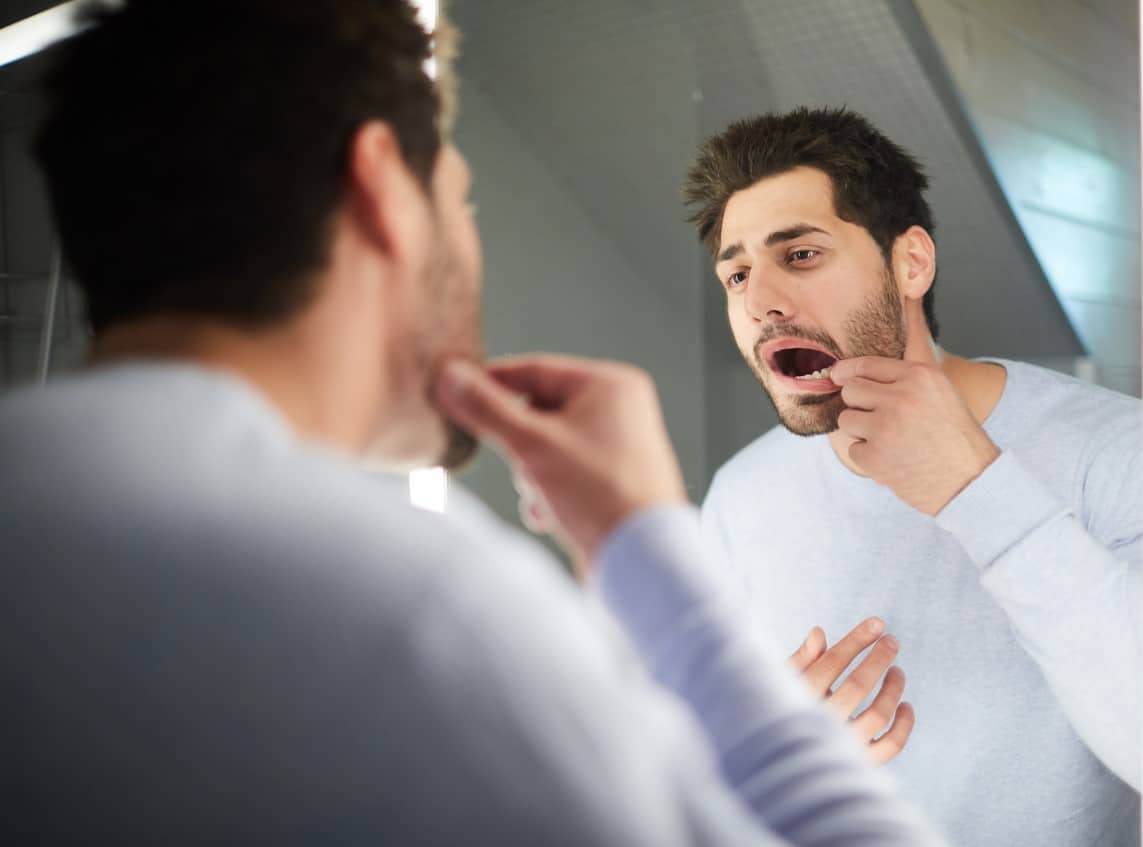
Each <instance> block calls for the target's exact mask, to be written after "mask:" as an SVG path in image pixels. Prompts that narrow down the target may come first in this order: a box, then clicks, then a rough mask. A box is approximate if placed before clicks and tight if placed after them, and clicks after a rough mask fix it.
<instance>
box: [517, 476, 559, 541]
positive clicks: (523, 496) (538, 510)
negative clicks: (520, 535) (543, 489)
mask: <svg viewBox="0 0 1143 847" xmlns="http://www.w3.org/2000/svg"><path fill="white" fill-rule="evenodd" d="M512 487H513V488H515V489H516V493H517V494H518V495H520V499H519V503H518V504H517V511H518V512H519V514H520V521H521V522H522V523H523V524H524V526H525V527H527V528H528V529H529V530H530V531H531V532H534V533H536V534H538V535H544V534H547V533H549V532H551V531H552V530H553V528H554V526H555V521H554V519H553V517H552V513H551V507H549V506H548V503H547V501H546V500H545V499H544V495H543V494H541V493H540V489H539V486H537V485H536V484H535V483H534V482H532V480H531V479H530V477H529V476H528V474H527V472H526V471H525V470H524V469H523V468H521V467H516V468H515V469H514V470H513V473H512Z"/></svg>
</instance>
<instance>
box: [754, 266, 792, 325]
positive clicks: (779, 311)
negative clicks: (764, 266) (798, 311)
mask: <svg viewBox="0 0 1143 847" xmlns="http://www.w3.org/2000/svg"><path fill="white" fill-rule="evenodd" d="M774 276H775V275H764V274H763V273H761V272H760V270H759V269H758V268H755V269H754V271H753V272H752V273H751V274H750V279H749V280H748V282H747V284H746V296H745V297H744V298H743V306H744V308H745V309H746V313H747V314H748V315H749V316H750V317H751V318H752V319H753V320H755V321H757V322H759V323H761V322H762V321H788V320H790V319H791V318H792V317H794V301H793V299H792V298H791V297H790V295H789V292H788V291H787V290H786V287H785V286H784V285H782V284H781V283H780V282H779V281H778V280H776V279H775V278H774Z"/></svg>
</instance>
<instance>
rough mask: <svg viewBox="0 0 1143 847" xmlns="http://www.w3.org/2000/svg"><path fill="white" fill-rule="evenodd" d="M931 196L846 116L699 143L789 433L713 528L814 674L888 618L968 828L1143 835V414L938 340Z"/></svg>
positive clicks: (936, 786)
mask: <svg viewBox="0 0 1143 847" xmlns="http://www.w3.org/2000/svg"><path fill="white" fill-rule="evenodd" d="M926 187H927V180H926V178H925V176H924V175H923V174H922V172H921V169H920V168H919V167H918V165H917V163H916V161H914V160H913V159H912V158H911V157H910V156H909V155H908V154H907V153H906V152H905V151H903V150H902V149H901V148H900V147H898V146H897V145H895V144H894V143H893V142H891V141H890V140H889V139H887V138H886V137H885V136H884V135H882V134H881V133H880V132H879V131H878V130H877V129H876V128H875V127H873V126H872V125H870V123H869V122H868V121H866V120H865V119H863V118H862V117H861V116H859V115H856V114H854V113H852V112H850V111H847V110H844V109H839V110H809V109H798V110H796V111H794V112H791V113H788V114H769V115H763V116H761V117H756V118H752V119H748V120H743V121H740V122H738V123H735V124H733V125H732V126H730V127H729V128H728V129H726V130H725V131H724V132H722V133H720V134H718V135H716V136H714V137H712V138H711V139H709V140H708V141H707V142H705V144H704V145H703V146H702V148H701V150H700V152H699V154H698V157H697V159H696V162H695V163H694V165H693V167H692V169H691V170H690V172H689V175H688V181H687V193H688V197H689V199H690V201H691V202H692V203H694V204H695V214H694V221H695V222H696V223H697V225H698V230H699V234H700V236H701V238H702V239H703V240H704V242H705V243H706V245H707V246H708V247H709V249H710V251H711V255H712V256H713V258H714V263H715V273H716V274H717V276H718V279H719V280H720V281H721V282H722V284H723V286H724V288H725V292H726V303H727V313H728V317H729V321H730V327H731V331H732V333H733V335H734V338H735V341H736V342H737V345H738V347H739V349H740V351H741V352H742V355H743V357H744V358H745V360H746V363H747V365H748V366H749V367H750V368H751V369H752V370H753V372H754V373H755V375H756V376H757V378H758V380H759V381H760V382H761V384H762V386H763V388H764V390H765V391H766V392H767V394H768V395H769V396H770V399H771V400H772V401H773V404H774V407H775V409H776V410H777V412H778V415H779V418H780V420H781V423H782V426H781V427H778V428H775V429H774V430H773V431H771V432H768V433H766V434H765V435H763V436H762V437H761V438H759V439H758V440H757V441H755V442H754V443H753V444H751V445H749V446H748V447H746V448H745V449H744V450H743V451H741V452H740V453H739V454H738V455H737V456H735V457H734V458H733V459H731V460H730V461H729V462H728V463H727V464H726V465H725V466H724V467H723V468H722V469H721V470H720V471H719V472H718V474H717V476H716V477H715V480H714V482H713V484H712V486H711V489H710V492H709V494H708V497H707V499H706V503H705V506H704V510H703V519H704V528H705V533H706V538H707V540H708V544H709V546H711V547H713V548H717V549H718V550H720V551H721V556H722V559H723V561H725V562H726V563H727V565H728V567H729V568H730V569H731V570H732V571H733V573H734V574H735V575H736V576H737V577H738V578H740V580H741V581H742V583H743V585H744V586H745V589H746V590H745V594H746V596H747V603H748V605H749V606H750V607H751V608H752V609H753V611H754V613H755V614H756V615H757V616H758V618H759V619H761V620H763V621H765V622H766V624H767V625H769V626H773V627H774V628H775V632H776V633H777V634H778V636H779V638H780V639H782V640H783V641H784V642H785V643H786V644H788V645H789V647H790V649H793V648H794V647H796V646H797V645H798V644H799V643H801V642H802V640H803V639H806V641H805V643H804V644H803V645H802V647H801V648H799V649H798V651H797V653H796V655H795V666H796V667H798V668H807V667H812V666H814V665H815V664H816V663H817V662H819V661H821V660H822V659H823V658H826V657H827V656H828V653H826V639H825V637H824V634H839V633H842V632H845V631H846V630H847V629H848V628H849V627H851V626H852V625H853V624H854V622H855V621H858V620H860V619H862V618H865V617H867V616H869V615H876V616H877V617H878V618H879V620H880V621H883V625H884V626H887V627H888V628H890V629H892V630H893V632H895V633H896V634H897V636H899V638H900V647H899V651H900V652H899V657H900V659H901V661H902V662H903V663H904V664H905V665H906V666H907V667H908V669H909V689H910V692H911V694H910V699H911V701H912V702H913V704H915V706H916V711H917V716H918V718H917V720H918V724H917V726H918V728H917V731H916V733H915V737H914V738H913V739H912V740H911V741H910V742H909V747H908V749H906V750H905V751H904V753H902V754H901V755H900V756H899V757H898V758H896V759H895V760H894V761H893V762H892V763H891V764H890V765H889V768H890V769H891V770H892V771H893V772H894V773H895V775H896V776H897V778H898V780H899V782H900V783H901V784H902V785H903V786H904V789H905V791H906V794H907V796H910V797H911V798H913V799H915V800H916V801H917V802H918V804H919V805H922V806H923V808H925V809H926V810H927V811H928V812H929V813H930V814H932V815H933V816H934V817H935V818H936V819H937V820H938V821H939V822H940V823H941V824H942V825H943V827H944V828H945V829H946V831H947V832H949V833H950V835H951V837H952V838H953V840H954V841H955V843H958V844H966V845H1014V844H1051V845H1054V847H1055V845H1061V847H1062V845H1077V847H1078V845H1091V844H1107V845H1128V844H1137V843H1138V841H1139V828H1138V827H1139V817H1138V813H1139V795H1138V794H1137V791H1138V789H1139V781H1140V778H1139V766H1140V743H1139V714H1140V708H1139V704H1140V698H1139V669H1140V667H1141V666H1143V650H1141V648H1140V628H1139V617H1138V613H1139V609H1140V536H1141V532H1143V528H1141V526H1140V522H1141V518H1143V502H1141V499H1140V492H1141V486H1140V484H1139V480H1140V479H1141V478H1143V477H1141V470H1143V468H1141V467H1140V452H1141V447H1140V404H1139V403H1138V401H1136V400H1134V399H1132V398H1128V397H1125V396H1122V395H1118V394H1114V393H1112V392H1110V391H1106V390H1103V389H1101V388H1098V387H1093V386H1090V385H1085V384H1083V383H1080V382H1078V381H1076V380H1074V379H1070V378H1068V377H1065V376H1062V375H1059V374H1056V373H1054V372H1050V371H1046V370H1043V369H1040V368H1036V367H1032V366H1030V365H1027V364H1022V363H1019V362H1011V361H1001V360H988V361H985V360H980V361H970V360H966V359H963V358H959V357H957V356H954V355H951V354H948V353H946V352H944V351H943V350H941V349H940V348H939V347H938V346H937V345H936V336H937V324H936V321H935V320H934V313H933V283H934V280H935V278H936V270H937V262H936V250H935V247H934V245H933V239H932V232H933V222H932V216H931V213H930V210H929V207H928V205H927V203H926V201H925V197H924V191H925V189H926ZM800 436H807V437H800ZM823 629H824V634H823ZM807 632H810V633H811V635H810V637H809V638H806V633H807ZM858 635H860V630H859V632H858ZM850 640H851V641H852V640H853V639H852V638H851V639H850ZM874 640H875V637H874V634H871V633H867V634H866V636H864V638H863V643H872V642H873V641H874ZM894 647H896V645H894ZM847 649H848V648H847ZM883 652H893V651H883ZM847 655H852V650H850V652H849V653H848V654H847ZM870 658H871V659H875V663H876V664H877V666H878V667H879V668H881V669H884V668H885V667H888V664H889V662H890V661H892V659H891V657H888V656H887V655H886V656H882V657H881V658H879V659H876V657H874V656H873V654H872V653H871V654H870ZM831 660H832V661H833V662H834V664H835V665H837V664H838V662H837V659H836V657H832V659H831ZM815 685H816V687H817V690H818V691H819V692H822V693H828V691H829V686H828V684H827V685H824V686H823V685H822V683H821V680H815ZM902 686H903V679H902V678H901V675H900V673H899V672H895V679H890V678H887V681H886V683H885V688H886V689H889V688H892V689H893V690H891V691H890V692H889V694H888V695H886V696H887V699H888V700H889V701H890V702H891V703H894V702H896V700H898V699H899V697H900V689H901V688H902ZM845 687H846V683H845V682H844V681H843V682H842V684H841V687H839V688H837V689H835V694H834V695H832V697H836V696H837V694H840V693H841V692H842V690H843V688H845ZM852 687H853V686H849V688H852ZM857 688H860V689H861V690H864V691H870V690H872V686H871V684H870V683H869V681H868V680H865V681H863V682H862V684H861V685H860V686H857ZM851 693H852V692H851V691H847V694H851ZM883 693H884V690H883ZM878 696H879V698H880V699H886V696H882V695H878ZM832 697H831V699H832ZM859 700H860V698H857V700H856V701H855V699H854V698H852V697H849V699H848V700H847V702H845V703H844V704H843V708H842V711H843V712H850V711H852V710H853V709H854V708H855V706H856V705H857V701H859ZM887 714H889V715H891V714H892V709H889V710H888V712H887ZM898 714H899V715H901V714H902V712H899V713H898ZM903 714H904V715H905V718H906V720H909V719H911V712H909V711H908V710H906V711H905V712H904V713H903ZM877 723H878V722H877V721H868V720H866V721H861V720H860V719H859V720H858V721H857V722H855V727H854V729H855V731H857V732H860V733H861V734H862V736H863V740H864V741H866V742H872V743H873V747H874V748H875V747H876V745H877V742H876V741H875V739H876V737H877V736H878V734H879V733H880V732H882V731H883V730H884V728H885V725H886V724H887V723H888V721H882V722H880V725H879V726H878V725H877ZM883 758H888V757H883Z"/></svg>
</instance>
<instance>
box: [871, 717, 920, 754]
mask: <svg viewBox="0 0 1143 847" xmlns="http://www.w3.org/2000/svg"><path fill="white" fill-rule="evenodd" d="M916 725H917V715H916V712H914V711H913V707H912V706H911V705H910V704H909V703H902V704H901V705H900V706H898V707H897V714H896V716H895V717H894V719H893V726H892V727H890V729H889V731H888V732H887V733H885V734H884V735H882V736H881V737H880V738H878V739H877V740H876V741H874V742H873V743H872V744H870V745H869V756H870V758H872V759H873V761H874V763H875V764H879V765H883V764H885V763H886V762H888V761H889V760H890V759H892V758H894V757H895V756H896V755H897V754H898V753H900V752H901V751H902V750H904V749H905V745H906V744H907V743H908V742H909V736H911V735H912V734H913V727H914V726H916Z"/></svg>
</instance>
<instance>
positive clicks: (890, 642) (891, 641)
mask: <svg viewBox="0 0 1143 847" xmlns="http://www.w3.org/2000/svg"><path fill="white" fill-rule="evenodd" d="M881 643H882V644H884V645H885V646H886V647H888V648H889V649H890V650H896V649H897V648H898V647H899V646H901V645H900V644H898V643H897V639H896V638H894V637H893V636H892V635H886V636H885V637H884V638H882V639H881Z"/></svg>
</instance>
